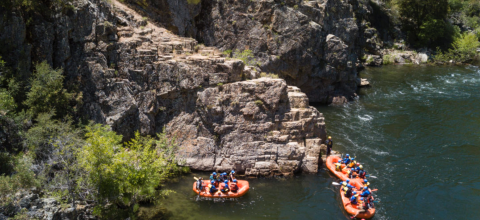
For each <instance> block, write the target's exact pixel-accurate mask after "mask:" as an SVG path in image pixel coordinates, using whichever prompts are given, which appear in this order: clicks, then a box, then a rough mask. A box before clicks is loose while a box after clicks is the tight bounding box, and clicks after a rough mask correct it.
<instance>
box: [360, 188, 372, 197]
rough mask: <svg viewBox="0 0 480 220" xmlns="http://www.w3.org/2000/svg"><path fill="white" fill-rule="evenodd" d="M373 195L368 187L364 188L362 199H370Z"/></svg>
mask: <svg viewBox="0 0 480 220" xmlns="http://www.w3.org/2000/svg"><path fill="white" fill-rule="evenodd" d="M371 194H372V193H371V192H370V190H369V189H368V187H366V186H364V187H363V189H362V194H360V196H361V197H369V196H370V195H371Z"/></svg>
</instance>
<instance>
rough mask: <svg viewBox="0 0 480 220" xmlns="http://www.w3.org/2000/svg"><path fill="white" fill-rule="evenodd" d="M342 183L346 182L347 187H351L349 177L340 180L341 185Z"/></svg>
mask: <svg viewBox="0 0 480 220" xmlns="http://www.w3.org/2000/svg"><path fill="white" fill-rule="evenodd" d="M344 183H346V184H347V187H348V188H353V186H352V185H350V179H347V180H345V181H343V182H340V184H342V185H343V184H344Z"/></svg>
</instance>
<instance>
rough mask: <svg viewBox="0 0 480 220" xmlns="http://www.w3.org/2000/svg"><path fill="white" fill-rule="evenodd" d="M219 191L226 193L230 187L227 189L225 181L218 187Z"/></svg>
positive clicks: (226, 181)
mask: <svg viewBox="0 0 480 220" xmlns="http://www.w3.org/2000/svg"><path fill="white" fill-rule="evenodd" d="M220 191H222V192H223V193H228V191H230V187H228V180H225V181H224V182H223V184H222V186H220Z"/></svg>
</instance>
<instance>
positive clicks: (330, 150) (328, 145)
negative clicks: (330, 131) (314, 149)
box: [325, 136, 333, 157]
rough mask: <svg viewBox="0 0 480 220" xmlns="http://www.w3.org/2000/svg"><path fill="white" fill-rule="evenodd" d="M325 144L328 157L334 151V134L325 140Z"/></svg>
mask: <svg viewBox="0 0 480 220" xmlns="http://www.w3.org/2000/svg"><path fill="white" fill-rule="evenodd" d="M325 144H326V145H327V157H328V156H330V152H332V147H333V141H332V136H328V140H327V141H325Z"/></svg>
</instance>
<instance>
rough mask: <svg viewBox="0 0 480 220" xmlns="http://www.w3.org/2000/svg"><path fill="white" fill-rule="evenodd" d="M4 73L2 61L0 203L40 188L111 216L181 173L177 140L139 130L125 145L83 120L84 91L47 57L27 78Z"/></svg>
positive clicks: (128, 210)
mask: <svg viewBox="0 0 480 220" xmlns="http://www.w3.org/2000/svg"><path fill="white" fill-rule="evenodd" d="M0 60H1V59H0ZM9 72H11V71H10V70H8V68H6V67H5V65H4V62H3V61H1V62H0V73H1V74H0V82H1V83H0V130H1V131H2V132H3V133H4V134H6V136H5V137H7V138H6V139H3V140H0V141H3V142H2V143H0V206H5V207H6V206H9V204H12V203H13V202H15V201H14V195H15V193H16V192H17V191H19V190H28V189H30V188H32V187H37V189H41V190H42V193H41V194H43V196H44V197H56V198H57V200H59V201H60V202H62V203H64V204H71V205H72V206H73V205H74V204H75V202H76V201H78V200H93V201H96V207H95V208H94V214H96V215H97V216H101V217H105V218H116V217H115V216H117V217H118V216H119V215H122V214H123V215H124V216H125V215H132V214H134V213H135V212H136V211H137V210H138V204H139V202H141V201H154V200H155V199H156V198H158V197H159V196H162V195H165V194H166V193H169V191H165V190H162V189H161V183H162V182H163V181H164V180H166V179H167V178H168V177H171V176H172V175H174V174H177V173H179V172H181V171H182V169H181V168H180V167H178V166H177V162H176V161H175V157H174V154H173V152H174V151H175V149H176V144H175V140H170V139H168V138H167V137H166V136H165V134H164V133H159V134H158V135H157V136H156V137H150V136H145V137H143V136H141V135H140V134H139V133H138V132H137V133H136V134H135V138H133V139H132V140H130V141H129V142H126V143H122V138H123V137H122V136H121V135H118V134H116V133H115V132H114V131H112V129H111V128H110V127H109V126H107V125H100V124H94V123H89V124H82V123H81V121H79V117H78V116H77V111H76V110H75V108H76V107H78V106H80V105H81V101H80V100H81V93H78V92H75V91H69V90H68V89H66V88H64V86H63V85H64V82H63V81H64V77H63V75H62V73H63V71H62V70H61V69H53V68H51V67H50V66H49V65H48V64H47V63H46V62H42V63H39V64H36V65H35V71H34V73H33V74H31V77H30V79H28V80H26V81H18V79H17V78H15V77H14V76H13V75H12V74H6V73H9ZM18 84H22V85H26V87H25V88H24V89H23V90H22V89H20V88H19V87H18V86H17V85H18ZM19 93H24V95H18V94H19ZM15 95H17V98H14V96H15ZM22 97H23V100H22Z"/></svg>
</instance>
